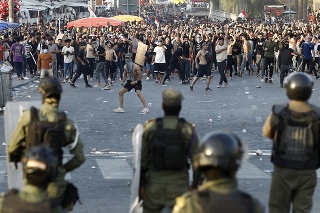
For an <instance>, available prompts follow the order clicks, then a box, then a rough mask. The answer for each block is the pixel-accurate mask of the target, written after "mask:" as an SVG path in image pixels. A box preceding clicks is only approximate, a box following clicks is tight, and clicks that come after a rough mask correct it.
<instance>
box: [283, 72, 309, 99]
mask: <svg viewBox="0 0 320 213" xmlns="http://www.w3.org/2000/svg"><path fill="white" fill-rule="evenodd" d="M284 85H285V88H286V90H287V96H288V98H289V99H290V100H296V101H307V100H308V99H309V98H310V96H311V93H312V87H313V80H312V79H311V78H310V77H309V76H308V75H307V74H305V73H302V72H294V73H291V74H290V75H288V76H287V77H286V79H285V82H284Z"/></svg>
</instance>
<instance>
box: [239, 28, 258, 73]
mask: <svg viewBox="0 0 320 213" xmlns="http://www.w3.org/2000/svg"><path fill="white" fill-rule="evenodd" d="M240 39H241V40H242V41H243V58H242V63H241V71H240V73H239V76H240V77H242V75H243V72H244V68H245V67H246V64H247V62H248V63H249V66H250V68H251V69H252V70H253V71H254V72H256V71H257V67H256V66H254V65H253V64H252V54H253V52H252V50H251V47H250V42H249V41H248V40H247V39H248V35H247V34H246V33H243V34H242V35H241V36H240Z"/></svg>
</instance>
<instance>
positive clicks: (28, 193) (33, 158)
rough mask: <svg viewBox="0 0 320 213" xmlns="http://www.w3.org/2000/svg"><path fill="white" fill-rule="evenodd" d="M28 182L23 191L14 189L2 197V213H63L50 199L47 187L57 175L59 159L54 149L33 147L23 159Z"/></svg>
mask: <svg viewBox="0 0 320 213" xmlns="http://www.w3.org/2000/svg"><path fill="white" fill-rule="evenodd" d="M23 165H24V167H23V168H24V174H25V178H26V182H25V185H24V187H23V188H22V190H21V191H18V190H16V189H12V190H10V191H9V192H7V193H6V194H5V195H4V196H1V197H0V206H1V207H0V212H1V213H9V212H10V213H14V212H17V213H27V212H33V213H60V212H61V213H62V212H63V211H62V208H61V207H60V205H59V203H57V202H56V201H55V200H52V199H49V197H48V194H47V191H46V189H47V185H48V184H49V182H51V181H52V180H53V179H54V178H55V177H56V175H57V168H58V158H57V157H56V156H55V154H54V152H53V150H52V149H50V148H48V147H45V146H36V147H33V148H32V149H31V150H30V151H29V152H28V153H27V154H26V155H25V157H24V159H23Z"/></svg>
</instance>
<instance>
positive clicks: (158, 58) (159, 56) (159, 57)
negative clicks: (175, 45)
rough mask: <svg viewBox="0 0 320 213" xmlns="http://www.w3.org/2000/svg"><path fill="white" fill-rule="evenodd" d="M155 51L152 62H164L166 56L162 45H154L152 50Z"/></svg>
mask: <svg viewBox="0 0 320 213" xmlns="http://www.w3.org/2000/svg"><path fill="white" fill-rule="evenodd" d="M153 52H155V53H156V55H155V57H154V63H158V64H165V63H166V56H165V51H164V48H163V46H161V47H160V46H156V47H155V48H154V50H153Z"/></svg>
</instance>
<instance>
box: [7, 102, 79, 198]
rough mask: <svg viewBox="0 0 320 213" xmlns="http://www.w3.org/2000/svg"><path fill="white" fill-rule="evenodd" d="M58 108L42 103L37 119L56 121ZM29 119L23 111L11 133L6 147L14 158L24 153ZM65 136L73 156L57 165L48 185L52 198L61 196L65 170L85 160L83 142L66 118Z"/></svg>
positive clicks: (71, 168) (63, 188)
mask: <svg viewBox="0 0 320 213" xmlns="http://www.w3.org/2000/svg"><path fill="white" fill-rule="evenodd" d="M58 114H59V109H58V107H55V106H52V105H50V104H47V103H44V104H42V105H41V107H40V110H39V120H41V121H49V122H57V121H58ZM30 120H31V116H30V111H29V110H28V111H25V112H24V113H23V114H22V116H21V117H20V119H19V122H18V125H17V126H16V128H15V130H14V131H13V133H12V137H11V140H10V143H9V147H8V153H9V156H13V157H14V158H16V159H17V158H18V159H19V158H20V157H22V156H23V155H24V154H25V153H24V152H25V147H26V144H25V143H26V138H27V136H28V125H29V122H30ZM65 136H66V141H67V144H68V147H69V150H70V154H72V155H73V157H72V158H71V159H70V160H69V161H68V162H66V163H64V164H63V165H60V166H59V167H58V176H57V178H56V180H55V181H54V182H51V183H49V185H48V194H49V197H52V198H61V197H62V195H63V193H64V190H65V187H66V184H67V183H66V181H65V179H64V176H65V174H66V173H67V172H70V171H72V170H74V169H76V168H78V167H79V166H80V165H81V164H83V163H84V161H85V156H84V153H83V144H82V142H81V140H80V138H78V135H77V131H76V128H75V126H74V124H73V123H72V121H71V120H69V119H67V120H66V124H65Z"/></svg>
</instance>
